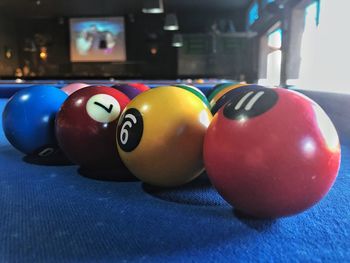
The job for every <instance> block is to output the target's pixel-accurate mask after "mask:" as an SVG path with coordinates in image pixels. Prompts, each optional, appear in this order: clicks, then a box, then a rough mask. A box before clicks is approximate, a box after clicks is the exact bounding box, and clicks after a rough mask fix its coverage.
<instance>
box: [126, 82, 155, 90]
mask: <svg viewBox="0 0 350 263" xmlns="http://www.w3.org/2000/svg"><path fill="white" fill-rule="evenodd" d="M129 85H130V86H132V87H135V88H137V89H138V90H140V91H141V92H144V91H147V90H149V89H150V88H149V87H148V86H147V85H145V84H143V83H135V82H132V83H129Z"/></svg>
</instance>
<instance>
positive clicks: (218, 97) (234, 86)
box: [209, 83, 249, 108]
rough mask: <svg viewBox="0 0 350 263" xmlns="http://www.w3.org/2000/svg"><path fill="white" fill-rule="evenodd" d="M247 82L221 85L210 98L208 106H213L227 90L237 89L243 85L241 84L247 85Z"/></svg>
mask: <svg viewBox="0 0 350 263" xmlns="http://www.w3.org/2000/svg"><path fill="white" fill-rule="evenodd" d="M248 85H249V84H241V83H240V84H235V85H230V86H226V87H223V88H222V89H221V90H220V91H219V92H217V93H216V95H215V96H214V97H213V98H212V99H211V100H210V102H209V103H210V107H211V108H213V107H214V106H215V104H216V103H217V101H218V100H219V99H220V98H221V97H222V96H224V95H225V94H226V93H227V92H229V91H230V90H233V89H237V88H239V87H243V86H248Z"/></svg>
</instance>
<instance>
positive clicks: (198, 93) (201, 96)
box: [172, 84, 210, 108]
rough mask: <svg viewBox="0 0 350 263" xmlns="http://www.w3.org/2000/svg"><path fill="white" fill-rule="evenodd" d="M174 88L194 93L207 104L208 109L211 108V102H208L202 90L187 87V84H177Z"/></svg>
mask: <svg viewBox="0 0 350 263" xmlns="http://www.w3.org/2000/svg"><path fill="white" fill-rule="evenodd" d="M172 86H174V87H178V88H181V89H184V90H187V91H189V92H191V93H193V94H194V95H196V96H197V97H198V98H200V99H201V100H202V101H203V102H204V103H205V105H207V106H208V108H209V107H210V105H209V101H208V100H207V97H206V96H205V95H204V93H203V92H202V91H201V90H200V89H198V88H196V87H194V86H191V85H187V84H175V85H172Z"/></svg>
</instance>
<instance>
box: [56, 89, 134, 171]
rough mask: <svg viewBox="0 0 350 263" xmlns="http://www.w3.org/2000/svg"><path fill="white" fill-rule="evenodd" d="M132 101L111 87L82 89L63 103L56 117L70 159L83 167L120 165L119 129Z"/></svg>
mask: <svg viewBox="0 0 350 263" xmlns="http://www.w3.org/2000/svg"><path fill="white" fill-rule="evenodd" d="M129 101H130V100H129V98H128V97H127V96H126V95H124V94H123V93H121V92H120V91H118V90H115V89H113V88H110V87H103V86H95V87H87V88H83V89H80V90H78V91H76V92H74V93H72V94H71V96H69V97H68V99H67V100H66V101H65V102H64V103H63V105H62V107H61V109H60V110H59V112H58V114H57V117H56V136H57V140H58V143H59V146H60V147H61V149H62V150H63V152H64V153H65V154H66V155H67V157H68V158H69V159H70V160H71V161H72V162H73V163H76V164H78V165H81V166H83V167H104V168H107V167H113V166H115V165H118V164H119V163H120V159H119V155H118V152H117V147H116V129H117V122H118V119H119V116H120V113H121V112H122V110H123V109H124V108H125V106H126V104H127V103H128V102H129Z"/></svg>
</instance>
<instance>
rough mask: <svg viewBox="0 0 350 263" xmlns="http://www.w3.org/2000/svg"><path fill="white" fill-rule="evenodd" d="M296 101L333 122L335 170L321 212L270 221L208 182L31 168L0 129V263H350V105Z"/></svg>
mask: <svg viewBox="0 0 350 263" xmlns="http://www.w3.org/2000/svg"><path fill="white" fill-rule="evenodd" d="M303 93H304V94H306V95H307V96H309V97H311V98H313V99H314V100H316V101H317V102H318V103H319V104H320V105H321V106H322V107H323V108H324V109H325V111H326V112H327V113H328V114H329V116H330V117H331V119H332V120H333V122H334V123H335V126H336V128H337V130H338V132H339V135H340V139H341V146H342V163H341V169H340V171H339V175H338V178H337V180H336V183H335V184H334V186H333V188H332V189H331V191H330V192H329V194H328V195H327V196H326V197H325V198H324V199H323V200H322V201H321V202H320V203H318V204H317V205H316V206H314V207H313V208H311V209H309V210H308V211H306V212H304V213H302V214H299V215H296V216H292V217H287V218H281V219H276V220H261V219H260V220H259V219H254V218H249V217H246V216H243V215H241V214H240V213H238V212H236V211H235V210H234V209H233V208H232V207H231V206H230V205H228V204H227V203H226V202H225V201H224V200H223V199H222V198H221V197H220V196H219V194H218V193H217V192H216V191H215V190H214V189H213V188H212V186H211V184H210V182H209V180H208V179H207V177H206V175H205V174H203V175H201V176H200V177H199V178H198V179H197V180H195V181H194V182H192V183H190V184H187V185H185V186H182V187H177V188H172V189H160V188H155V187H151V186H148V185H145V184H143V183H141V182H139V181H137V180H133V179H130V180H126V179H123V180H119V181H118V180H117V181H116V180H98V179H93V178H91V177H87V176H83V175H82V174H81V173H80V172H79V168H78V167H77V166H75V165H69V164H64V163H61V164H51V165H44V164H41V163H37V162H32V161H30V160H28V158H26V157H24V156H23V155H22V154H21V153H19V152H18V151H16V150H15V149H14V148H12V147H11V146H10V145H9V143H8V142H7V140H6V139H5V137H4V135H3V132H2V127H0V174H1V176H0V222H1V224H0V262H350V124H349V118H350V114H349V113H350V110H348V109H347V106H348V105H349V102H350V96H349V95H339V94H333V93H321V92H310V91H308V92H306V91H303ZM6 100H7V99H6V98H3V99H0V112H2V110H3V108H4V105H5V103H6ZM286 117H287V116H286ZM281 147H283V146H281Z"/></svg>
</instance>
